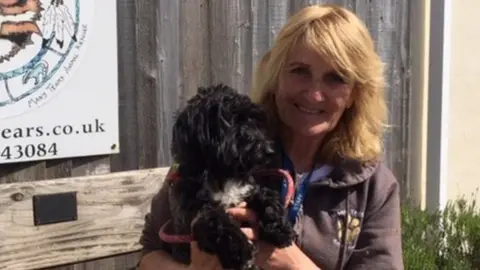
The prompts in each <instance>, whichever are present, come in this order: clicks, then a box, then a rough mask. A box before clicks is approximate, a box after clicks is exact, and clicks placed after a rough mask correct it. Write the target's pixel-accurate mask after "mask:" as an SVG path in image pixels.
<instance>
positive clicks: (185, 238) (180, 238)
mask: <svg viewBox="0 0 480 270" xmlns="http://www.w3.org/2000/svg"><path fill="white" fill-rule="evenodd" d="M256 175H258V176H281V177H283V179H285V180H286V181H287V194H286V195H285V200H284V206H285V208H287V207H288V206H289V204H291V203H292V200H293V196H294V193H295V187H294V183H293V179H292V177H291V176H290V173H288V171H286V170H283V169H271V170H263V171H261V172H258V173H257V174H256ZM166 179H167V180H168V181H175V180H178V179H179V175H178V173H177V170H176V169H171V170H170V172H169V173H168V174H167V177H166ZM170 222H171V220H169V221H167V222H165V224H163V226H162V227H161V228H160V231H159V232H158V236H159V237H160V239H161V240H162V241H164V242H166V243H190V242H192V241H193V236H192V235H191V234H186V235H172V234H167V233H166V232H165V229H166V228H167V226H168V224H169V223H170Z"/></svg>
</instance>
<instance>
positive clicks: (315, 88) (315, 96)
mask: <svg viewBox="0 0 480 270" xmlns="http://www.w3.org/2000/svg"><path fill="white" fill-rule="evenodd" d="M324 87H325V86H324V84H323V82H322V81H321V80H314V81H313V82H312V85H311V87H310V89H308V91H307V95H308V98H309V99H310V100H312V101H323V100H325V92H324Z"/></svg>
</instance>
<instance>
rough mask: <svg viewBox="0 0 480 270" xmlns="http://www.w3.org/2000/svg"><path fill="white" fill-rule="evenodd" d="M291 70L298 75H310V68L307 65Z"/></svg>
mask: <svg viewBox="0 0 480 270" xmlns="http://www.w3.org/2000/svg"><path fill="white" fill-rule="evenodd" d="M290 72H291V73H293V74H298V75H310V70H309V69H308V68H305V67H297V68H294V69H292V70H291V71H290Z"/></svg>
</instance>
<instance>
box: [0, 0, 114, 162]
mask: <svg viewBox="0 0 480 270" xmlns="http://www.w3.org/2000/svg"><path fill="white" fill-rule="evenodd" d="M116 20H117V19H116V0H100V1H99V0H0V163H14V162H23V161H33V160H45V159H54V158H67V157H79V156H90V155H99V154H111V153H118V152H119V136H118V86H117V84H118V83H117V26H116Z"/></svg>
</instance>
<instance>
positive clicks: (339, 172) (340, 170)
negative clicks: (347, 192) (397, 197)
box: [311, 161, 379, 188]
mask: <svg viewBox="0 0 480 270" xmlns="http://www.w3.org/2000/svg"><path fill="white" fill-rule="evenodd" d="M378 165H379V162H372V163H367V164H361V163H359V162H356V161H343V162H342V163H340V164H339V165H338V166H336V167H335V168H334V169H333V170H332V172H331V173H330V174H329V175H328V176H326V177H325V178H324V179H321V180H320V179H315V180H319V181H315V182H314V183H312V184H311V185H312V186H329V187H331V188H346V187H351V186H354V185H357V184H360V183H362V182H364V181H366V180H367V179H369V178H370V177H371V176H372V175H373V174H374V173H375V171H376V169H377V167H378Z"/></svg>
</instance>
